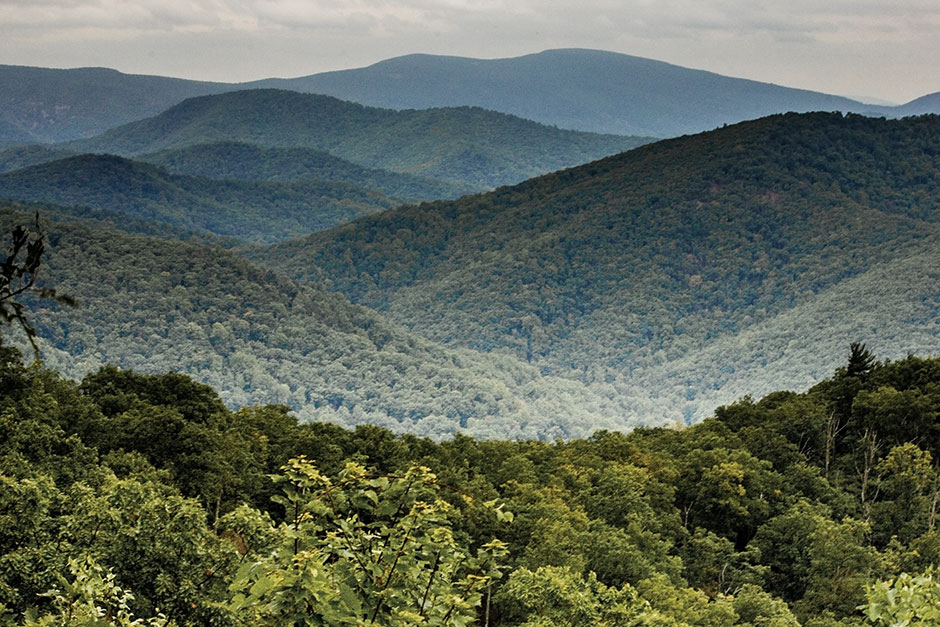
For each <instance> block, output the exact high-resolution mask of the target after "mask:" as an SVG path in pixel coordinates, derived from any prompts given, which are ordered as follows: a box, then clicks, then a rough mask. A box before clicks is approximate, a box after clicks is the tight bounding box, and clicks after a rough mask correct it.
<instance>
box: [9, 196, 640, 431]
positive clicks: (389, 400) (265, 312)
mask: <svg viewBox="0 0 940 627" xmlns="http://www.w3.org/2000/svg"><path fill="white" fill-rule="evenodd" d="M36 209H37V207H35V206H33V205H29V206H19V207H7V208H5V209H3V210H0V225H3V227H4V228H6V230H7V231H9V229H11V228H12V227H13V225H15V224H18V223H24V222H29V213H28V212H29V211H30V210H36ZM38 210H39V211H41V215H42V218H43V220H48V221H49V222H48V227H47V230H48V232H49V236H48V250H47V253H46V261H45V262H44V269H43V276H44V277H45V280H46V281H48V282H49V283H50V284H52V285H56V286H60V287H61V288H62V290H63V291H65V292H66V293H75V294H81V295H82V296H81V301H82V306H81V307H80V308H78V309H73V308H69V307H63V306H62V305H59V304H57V303H46V302H44V301H40V302H35V303H32V305H33V306H34V307H36V308H38V310H40V311H42V315H41V316H39V317H38V319H37V322H36V324H37V327H38V328H39V330H40V347H41V349H42V354H43V358H44V360H45V362H46V364H47V365H48V366H49V367H52V368H54V369H56V370H58V371H60V372H62V373H63V374H65V375H66V376H70V377H74V378H81V377H82V376H84V375H86V374H88V373H89V372H93V371H95V370H97V369H98V368H99V367H100V366H103V365H105V364H114V365H117V366H120V367H123V368H129V369H133V370H135V371H141V372H143V373H148V374H158V373H163V372H166V371H167V370H175V371H179V372H183V373H187V374H189V375H191V376H192V377H194V378H195V379H197V380H199V381H201V382H203V383H206V384H209V385H211V386H212V387H214V388H215V389H216V390H218V393H219V395H220V396H221V397H222V398H223V400H224V401H225V403H226V404H227V405H228V406H230V407H236V406H243V405H253V404H264V403H282V404H286V405H288V406H290V407H291V408H293V409H294V410H295V411H296V412H297V414H298V416H300V417H302V418H303V419H304V420H312V419H320V420H327V421H331V422H336V423H339V424H345V425H349V426H354V425H357V424H361V423H364V422H369V423H372V424H379V425H383V426H387V427H389V428H391V429H394V430H395V431H409V432H412V433H418V434H420V435H425V436H429V437H433V438H442V437H448V436H449V435H451V434H453V433H455V432H457V431H461V432H464V433H466V434H468V435H474V436H478V437H491V438H493V437H496V438H516V437H525V438H543V439H548V440H552V439H554V438H556V437H583V436H587V435H590V433H591V432H592V431H593V429H596V428H599V427H603V428H608V429H623V428H627V427H629V426H630V425H631V424H636V422H637V420H638V419H639V414H638V412H637V411H636V408H635V407H633V406H631V404H630V403H629V402H625V401H623V400H622V399H613V398H609V397H606V396H603V395H601V394H597V393H595V392H593V391H592V390H590V389H589V388H587V387H586V386H585V385H584V384H582V383H579V382H577V381H570V380H565V379H558V378H556V377H551V376H547V375H544V374H543V373H541V372H540V371H539V369H538V368H535V367H534V366H532V365H530V364H526V363H524V362H520V361H519V360H517V359H515V358H513V357H511V356H501V355H481V354H479V353H476V352H474V351H469V350H465V349H457V348H446V347H442V346H440V345H437V344H434V343H432V342H429V341H427V340H424V339H422V338H420V337H418V336H416V335H415V334H414V333H412V332H409V331H407V330H405V329H402V328H400V327H398V326H395V325H392V324H389V323H388V322H387V321H385V320H384V319H383V318H382V317H381V316H380V315H379V314H377V313H375V312H374V311H371V310H369V309H366V308H364V307H362V306H358V305H353V304H351V303H350V302H349V301H348V300H347V299H346V298H345V297H343V296H342V295H341V294H337V293H335V292H331V291H328V290H327V289H326V288H325V287H324V286H323V285H320V284H312V283H297V282H295V281H291V280H289V279H285V278H283V277H280V276H278V275H276V274H275V273H274V272H272V271H271V270H270V269H269V268H266V267H264V266H258V265H255V264H252V263H250V262H248V261H246V260H244V259H242V258H240V257H238V256H236V255H234V254H233V253H232V252H230V251H226V250H222V249H220V248H219V247H217V246H206V245H205V244H206V242H201V241H199V240H196V241H187V242H178V241H173V240H172V238H171V237H170V236H172V235H181V233H180V232H175V233H174V232H171V233H164V234H163V235H162V237H159V238H158V237H154V236H153V234H148V235H147V236H143V235H130V234H128V233H126V232H124V231H123V230H119V227H120V229H131V230H142V228H143V227H144V226H146V223H144V224H139V223H127V222H126V221H125V222H121V223H120V224H119V225H115V221H116V220H115V219H114V217H113V216H102V218H101V219H98V220H90V219H89V217H90V216H91V215H93V214H89V216H84V217H83V218H82V219H80V220H74V219H72V218H71V217H70V216H65V215H61V214H57V213H56V212H54V211H52V210H51V209H50V208H49V207H39V208H38ZM108 217H110V219H105V218H108ZM52 219H56V221H55V222H52V221H51V220H52ZM208 243H212V242H208ZM89 268H93V269H94V271H92V272H89V271H88V269H89ZM11 336H12V334H11ZM11 339H12V337H11ZM19 345H20V346H23V347H25V346H26V344H25V342H24V341H23V340H22V338H20V339H19Z"/></svg>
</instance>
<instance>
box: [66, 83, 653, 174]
mask: <svg viewBox="0 0 940 627" xmlns="http://www.w3.org/2000/svg"><path fill="white" fill-rule="evenodd" d="M228 141H236V142H243V143H249V144H254V145H257V146H264V147H269V148H273V147H276V148H312V149H316V150H323V151H326V152H329V153H330V154H332V155H334V156H336V157H340V158H342V159H346V160H348V161H352V162H353V163H356V164H358V165H360V166H363V167H368V168H379V169H383V170H392V171H395V172H402V173H408V174H416V175H420V176H423V177H428V178H434V179H442V180H445V181H451V182H457V183H461V184H464V185H470V186H482V187H497V186H499V185H505V184H508V183H517V182H519V181H522V180H524V179H527V178H529V177H532V176H536V175H538V174H544V173H546V172H550V171H553V170H557V169H559V168H564V167H570V166H572V165H577V164H580V163H585V162H587V161H591V160H593V159H598V158H600V157H603V156H607V155H611V154H615V153H618V152H622V151H624V150H628V149H630V148H633V147H635V146H638V145H640V144H642V143H645V142H646V141H649V140H648V139H644V138H638V137H623V136H617V135H598V134H593V133H580V132H576V131H564V130H559V129H557V128H553V127H549V126H543V125H541V124H536V123H535V122H530V121H528V120H523V119H521V118H516V117H513V116H510V115H505V114H499V113H494V112H491V111H484V110H483V109H477V108H469V107H461V108H452V109H431V110H427V111H391V110H387V109H376V108H371V107H363V106H361V105H357V104H353V103H349V102H343V101H341V100H337V99H335V98H330V97H327V96H316V95H309V94H298V93H295V92H289V91H280V90H251V91H240V92H234V93H228V94H221V95H218V96H206V97H201V98H192V99H189V100H186V101H184V102H182V103H180V104H179V105H177V106H175V107H172V108H170V109H169V110H167V111H165V112H163V113H161V114H160V115H158V116H156V117H153V118H148V119H146V120H141V121H138V122H133V123H131V124H128V125H125V126H122V127H119V128H116V129H114V130H111V131H108V132H107V133H105V134H103V135H101V136H99V137H96V138H93V139H89V140H82V141H79V142H73V143H70V144H67V145H66V146H67V147H69V148H72V149H75V150H80V151H84V152H109V153H115V154H120V155H125V156H134V155H139V154H143V153H149V152H156V151H161V150H169V149H179V148H185V147H188V146H194V145H197V144H206V143H215V142H228Z"/></svg>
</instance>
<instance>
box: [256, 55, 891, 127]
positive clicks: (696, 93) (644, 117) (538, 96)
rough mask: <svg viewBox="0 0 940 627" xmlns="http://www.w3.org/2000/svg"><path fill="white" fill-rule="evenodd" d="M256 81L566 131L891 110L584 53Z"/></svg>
mask: <svg viewBox="0 0 940 627" xmlns="http://www.w3.org/2000/svg"><path fill="white" fill-rule="evenodd" d="M254 85H258V86H266V87H280V88H282V89H291V90H294V91H302V92H313V93H321V94H327V95H330V96H335V97H337V98H342V99H344V100H351V101H354V102H361V103H363V104H368V105H372V106H377V107H387V108H392V109H408V108H416V109H422V108H427V107H446V106H457V105H474V106H479V107H483V108H484V109H490V110H493V111H500V112H503V113H511V114H513V115H518V116H519V117H523V118H526V119H530V120H535V121H536V122H541V123H543V124H553V125H557V126H559V127H561V128H571V129H578V130H587V131H593V132H598V133H615V134H619V135H652V136H655V137H672V136H676V135H684V134H688V133H696V132H700V131H703V130H710V129H713V128H716V127H718V126H721V125H722V124H732V123H736V122H740V121H743V120H749V119H754V118H759V117H764V116H766V115H770V114H772V113H785V112H789V111H794V112H806V111H851V112H857V113H872V114H875V115H890V114H891V108H890V107H888V108H885V107H878V106H874V105H866V104H862V103H860V102H857V101H854V100H850V99H849V98H843V97H840V96H833V95H829V94H822V93H819V92H813V91H809V90H804V89H794V88H790V87H782V86H779V85H773V84H770V83H762V82H758V81H753V80H746V79H739V78H731V77H728V76H722V75H720V74H715V73H712V72H706V71H702V70H692V69H688V68H684V67H680V66H677V65H672V64H670V63H664V62H662V61H654V60H651V59H645V58H642V57H634V56H630V55H625V54H619V53H614V52H605V51H601V50H585V49H561V50H546V51H544V52H540V53H537V54H530V55H525V56H521V57H515V58H509V59H492V60H484V59H471V58H465V57H450V56H437V55H427V54H414V55H407V56H403V57H396V58H394V59H388V60H386V61H380V62H379V63H376V64H374V65H370V66H368V67H365V68H358V69H352V70H341V71H336V72H325V73H321V74H314V75H312V76H306V77H301V78H295V79H269V80H264V81H259V82H257V83H254Z"/></svg>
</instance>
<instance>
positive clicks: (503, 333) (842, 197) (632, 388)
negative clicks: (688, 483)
mask: <svg viewBox="0 0 940 627" xmlns="http://www.w3.org/2000/svg"><path fill="white" fill-rule="evenodd" d="M938 171H940V118H938V117H936V116H927V117H922V118H909V119H905V120H883V119H879V120H875V119H869V118H865V117H861V116H842V115H839V114H823V113H819V114H804V115H796V114H792V115H783V116H773V117H769V118H765V119H762V120H757V121H753V122H746V123H742V124H739V125H736V126H733V127H727V128H724V129H718V130H716V131H713V132H709V133H703V134H701V135H696V136H691V137H683V138H678V139H673V140H665V141H662V142H657V143H656V144H651V145H647V146H643V147H640V148H637V149H635V150H631V151H629V152H626V153H624V154H621V155H617V156H614V157H610V158H607V159H603V160H601V161H597V162H594V163H590V164H587V165H584V166H581V167H578V168H573V169H570V170H565V171H562V172H558V173H553V174H549V175H546V176H544V177H539V178H536V179H532V180H530V181H527V182H525V183H523V184H521V185H518V186H514V187H508V188H501V189H499V190H496V191H495V192H492V193H490V194H485V195H478V196H470V197H465V198H462V199H459V200H457V201H454V202H447V203H426V204H422V205H418V206H411V207H403V208H399V209H394V210H392V211H389V212H385V213H382V214H379V215H376V216H372V217H366V218H363V219H361V220H358V221H356V222H354V223H351V224H349V225H345V226H342V227H339V228H336V229H333V230H330V231H326V232H322V233H316V234H313V235H310V236H308V237H307V238H304V239H301V240H297V241H293V242H287V243H282V244H277V245H274V246H272V247H270V248H269V249H268V251H269V252H268V254H264V253H261V254H257V255H253V258H255V259H257V260H262V261H263V262H264V263H268V264H270V265H271V266H272V267H275V268H278V269H281V270H283V271H284V272H286V273H287V274H288V275H289V276H292V277H294V278H296V279H299V280H303V279H305V278H312V279H316V280H323V281H327V282H328V284H329V285H331V286H332V287H333V289H336V290H339V291H341V292H342V293H343V294H345V295H346V296H348V297H349V298H350V299H351V300H352V301H353V302H357V303H361V304H364V305H366V306H369V307H372V308H375V309H377V310H378V311H380V312H382V313H383V315H385V316H386V317H387V318H388V319H389V320H391V321H392V322H396V323H398V324H402V325H406V326H408V327H409V328H411V329H412V330H414V331H415V332H416V333H418V334H420V335H422V336H424V337H426V338H428V339H431V340H433V341H437V342H442V343H446V344H448V345H457V346H465V347H469V348H473V349H477V350H483V351H492V352H500V353H509V354H512V355H514V356H515V357H517V358H519V359H522V360H525V361H527V362H529V363H532V364H535V365H538V366H539V367H540V368H542V369H543V370H545V371H547V372H551V373H553V374H556V375H559V376H568V377H576V378H579V379H580V380H582V381H584V382H586V383H588V384H592V385H599V386H605V385H606V386H611V388H609V393H610V394H612V395H630V396H634V397H635V396H637V395H638V394H642V390H647V391H649V392H650V393H652V394H653V395H654V397H653V399H651V400H650V402H649V405H651V406H656V405H658V406H659V407H668V408H669V409H668V410H664V411H666V412H668V413H669V416H670V418H672V419H680V420H681V419H688V418H701V417H704V416H705V415H707V413H708V412H710V411H711V409H712V408H713V407H714V405H715V404H718V401H720V402H728V401H729V400H733V398H735V397H736V396H739V395H741V394H744V393H747V392H748V391H756V392H758V393H766V392H770V391H771V390H773V389H774V386H775V385H777V383H776V382H777V381H779V379H778V377H779V376H780V375H781V374H786V379H785V380H786V381H787V382H788V385H794V386H798V387H799V388H803V387H804V386H808V385H810V384H811V383H812V382H813V381H815V380H818V379H819V378H822V377H823V376H825V375H826V374H827V372H830V371H831V369H832V368H833V367H834V366H835V364H834V362H832V361H831V355H832V354H833V352H834V351H835V350H837V347H838V345H839V344H844V343H845V342H848V341H851V340H852V339H859V338H870V339H871V342H872V345H873V346H875V347H877V349H878V350H879V351H881V352H883V353H888V354H890V356H891V357H902V356H904V355H905V354H907V353H908V352H915V353H918V354H923V353H924V352H929V351H931V350H933V351H936V350H937V348H938V347H940V340H938V338H940V336H938V331H940V329H938V327H937V326H936V322H935V321H936V319H937V313H938V311H940V309H938V308H937V306H938V300H937V290H938V288H937V286H938V283H937V278H938V276H937V272H936V269H935V264H934V263H933V262H932V259H934V258H935V256H936V254H937V251H938V246H940V239H938V235H940V231H938V216H940V213H938V208H940V178H938V176H937V172H938ZM895 273H897V274H898V275H900V276H903V277H905V279H909V280H903V281H892V280H887V281H885V280H883V279H884V278H885V277H886V276H891V275H892V274H895ZM880 290H889V291H890V292H891V293H892V297H891V298H885V297H884V295H883V294H880V293H879V291H880ZM897 307H903V308H905V311H904V312H903V315H897V313H898V312H897V311H896V309H895V308H897ZM823 312H825V313H826V314H827V315H826V316H824V317H823V318H822V319H825V320H826V321H827V322H826V324H825V325H821V324H819V322H818V321H819V320H820V319H821V318H820V317H819V314H821V313H823ZM836 330H838V332H835V331H836ZM820 347H825V350H822V351H820V350H819V348H820ZM703 348H706V349H707V350H703ZM768 363H770V364H775V370H776V372H775V373H774V374H769V373H770V372H771V371H770V370H767V369H766V368H765V367H766V365H767V364H768ZM748 386H750V387H748ZM657 399H658V400H657Z"/></svg>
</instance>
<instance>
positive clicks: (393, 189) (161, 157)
mask: <svg viewBox="0 0 940 627" xmlns="http://www.w3.org/2000/svg"><path fill="white" fill-rule="evenodd" d="M8 152H11V151H8ZM3 156H4V153H0V160H2V158H3ZM136 159H138V160H140V161H145V162H147V163H153V164H156V165H159V166H163V167H165V168H166V169H167V170H168V171H170V172H172V173H174V174H186V175H189V176H203V177H208V178H214V179H239V180H245V181H277V182H281V183H285V182H296V181H304V180H308V179H317V180H320V181H334V182H337V183H348V184H350V185H356V186H357V187H363V188H366V189H374V190H377V191H380V192H382V193H383V194H385V195H386V196H394V197H397V198H410V199H414V200H436V199H445V198H457V197H458V196H462V195H464V194H468V193H471V192H476V191H481V189H480V188H474V187H470V186H467V185H458V184H454V183H447V182H445V181H435V180H432V179H427V178H422V177H419V176H415V175H413V174H402V173H398V172H389V171H387V170H378V169H370V168H364V167H362V166H358V165H356V164H354V163H350V162H349V161H346V160H344V159H340V158H338V157H334V156H333V155H331V154H329V153H327V152H324V151H322V150H313V149H310V148H264V147H262V146H253V145H250V144H241V143H237V142H218V143H214V144H199V145H196V146H187V147H186V148H179V149H175V150H164V151H160V152H155V153H150V154H144V155H139V156H137V157H136Z"/></svg>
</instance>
